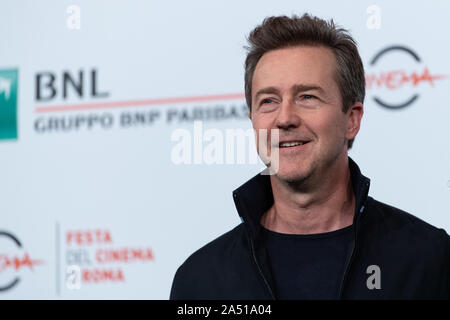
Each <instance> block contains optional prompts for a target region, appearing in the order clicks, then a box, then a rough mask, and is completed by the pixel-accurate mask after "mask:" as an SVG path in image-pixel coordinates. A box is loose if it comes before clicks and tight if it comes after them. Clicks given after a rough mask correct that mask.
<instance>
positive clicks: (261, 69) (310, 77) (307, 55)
mask: <svg viewBox="0 0 450 320" xmlns="http://www.w3.org/2000/svg"><path fill="white" fill-rule="evenodd" d="M335 72H336V58H335V56H334V53H333V52H332V51H331V49H329V48H326V47H322V46H296V47H289V48H283V49H277V50H272V51H269V52H267V53H265V54H264V55H263V56H262V57H261V59H260V60H259V61H258V64H257V65H256V68H255V72H254V74H253V81H252V92H253V94H254V93H255V89H260V88H263V87H269V86H274V87H279V88H280V89H283V88H290V87H291V86H292V85H294V84H308V85H318V86H321V87H323V88H324V89H328V90H333V89H337V84H336V82H335V77H334V76H335Z"/></svg>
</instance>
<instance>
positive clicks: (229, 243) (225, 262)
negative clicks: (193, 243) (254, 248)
mask: <svg viewBox="0 0 450 320" xmlns="http://www.w3.org/2000/svg"><path fill="white" fill-rule="evenodd" d="M247 246H248V243H247V238H246V234H245V230H244V225H243V223H241V224H239V225H238V226H236V227H235V228H233V229H232V230H230V231H228V232H226V233H225V234H223V235H221V236H219V237H218V238H216V239H214V240H213V241H211V242H209V243H208V244H206V245H204V246H203V247H201V248H200V249H198V250H197V251H195V252H194V253H192V254H191V255H190V256H189V257H188V258H187V259H186V261H185V262H184V263H183V264H182V265H181V266H180V267H179V268H178V269H177V271H176V273H175V277H174V280H173V283H172V290H171V294H170V298H171V299H179V298H180V297H182V298H185V297H189V298H194V299H195V298H196V297H197V294H205V292H208V291H209V290H211V288H210V287H211V284H212V283H217V282H218V281H220V279H222V278H227V274H226V273H227V272H230V269H232V266H233V265H234V266H236V265H238V264H239V263H238V262H239V261H242V256H243V255H245V254H246V253H247V254H248V250H246V247H247Z"/></svg>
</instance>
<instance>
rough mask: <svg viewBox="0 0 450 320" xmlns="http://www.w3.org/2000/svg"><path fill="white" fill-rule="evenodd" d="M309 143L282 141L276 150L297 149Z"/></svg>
mask: <svg viewBox="0 0 450 320" xmlns="http://www.w3.org/2000/svg"><path fill="white" fill-rule="evenodd" d="M309 142H310V141H300V140H294V141H282V142H280V143H279V145H278V148H280V149H289V148H298V147H302V146H304V145H306V144H308V143H309Z"/></svg>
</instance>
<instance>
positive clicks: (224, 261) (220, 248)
mask: <svg viewBox="0 0 450 320" xmlns="http://www.w3.org/2000/svg"><path fill="white" fill-rule="evenodd" d="M349 167H350V173H351V180H352V186H353V190H354V192H355V198H356V205H355V215H354V220H353V224H354V226H355V228H354V230H355V233H354V238H353V240H352V243H351V244H350V246H349V248H350V249H349V252H348V254H347V260H346V268H345V272H344V274H342V282H341V288H340V298H341V299H450V237H449V236H448V234H447V233H446V232H445V231H444V230H443V229H438V228H436V227H433V226H432V225H430V224H428V223H426V222H424V221H422V220H420V219H419V218H417V217H415V216H413V215H411V214H409V213H407V212H404V211H402V210H399V209H397V208H394V207H392V206H389V205H387V204H384V203H381V202H379V201H377V200H375V199H373V198H372V197H370V196H368V191H369V185H370V180H369V179H368V178H366V177H365V176H363V175H362V174H361V172H360V170H359V168H358V166H357V165H356V163H355V162H354V161H353V160H352V159H351V158H349ZM233 197H234V201H235V204H236V208H237V211H238V213H239V215H240V217H241V220H242V221H243V223H241V224H239V225H238V226H237V227H235V228H234V229H233V230H231V231H229V232H227V233H225V234H224V235H222V236H220V237H219V238H217V239H215V240H214V241H212V242H210V243H209V244H207V245H205V246H204V247H202V248H201V249H199V250H197V251H196V252H195V253H193V254H192V255H191V256H190V257H189V258H188V259H187V260H186V261H185V262H184V263H183V264H182V265H181V266H180V267H179V268H178V270H177V272H176V274H175V277H174V280H173V284H172V290H171V293H170V298H171V299H276V298H277V297H276V292H275V290H274V280H273V278H272V275H271V270H270V264H269V260H268V255H267V252H266V249H265V247H264V246H263V243H262V241H261V225H260V217H261V215H262V214H263V213H264V212H265V211H267V209H269V208H270V207H271V205H272V204H273V195H272V189H271V185H270V178H269V176H268V175H261V174H258V175H256V176H255V177H254V178H252V179H250V180H249V181H248V182H246V183H245V184H244V185H242V186H241V187H240V188H238V189H236V190H235V191H234V192H233ZM440 214H448V213H444V212H442V213H440ZM371 265H376V266H378V267H379V270H380V278H379V279H380V284H381V286H380V288H379V289H378V288H372V289H369V287H368V285H367V282H368V278H369V277H370V276H371V275H372V272H373V271H372V270H367V268H368V267H369V266H371Z"/></svg>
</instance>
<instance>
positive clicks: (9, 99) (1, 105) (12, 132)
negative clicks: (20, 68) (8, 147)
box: [0, 69, 17, 140]
mask: <svg viewBox="0 0 450 320" xmlns="http://www.w3.org/2000/svg"><path fill="white" fill-rule="evenodd" d="M3 139H17V69H8V70H0V140H3Z"/></svg>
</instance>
